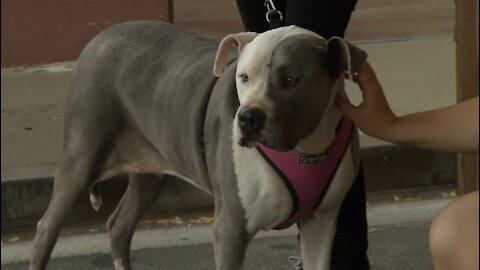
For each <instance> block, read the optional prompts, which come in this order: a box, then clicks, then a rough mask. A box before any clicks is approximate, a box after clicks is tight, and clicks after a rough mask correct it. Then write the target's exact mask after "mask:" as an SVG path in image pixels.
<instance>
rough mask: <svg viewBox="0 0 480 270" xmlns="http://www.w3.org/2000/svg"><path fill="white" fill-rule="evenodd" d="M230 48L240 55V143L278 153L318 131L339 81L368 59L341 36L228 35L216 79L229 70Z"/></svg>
mask: <svg viewBox="0 0 480 270" xmlns="http://www.w3.org/2000/svg"><path fill="white" fill-rule="evenodd" d="M230 46H236V47H237V48H238V51H239V58H238V63H237V70H236V78H235V80H236V86H237V93H238V98H239V101H240V107H239V109H238V111H237V114H236V117H235V123H234V124H235V132H234V134H235V139H236V140H238V143H239V144H240V145H241V146H247V147H253V146H255V145H256V143H257V142H259V143H261V144H263V145H265V146H267V147H269V148H272V149H275V150H278V151H288V150H291V149H293V148H295V146H297V144H298V143H299V141H300V140H302V139H304V138H306V137H308V136H309V135H310V134H311V133H312V132H313V131H314V130H315V128H316V127H317V126H318V124H319V122H320V119H321V118H322V114H323V112H324V110H325V108H326V106H327V105H328V104H329V101H330V100H331V98H332V96H333V95H334V94H335V93H334V90H335V87H334V86H335V84H336V83H337V81H338V80H340V79H343V76H344V72H346V71H349V72H354V71H355V70H356V69H358V68H359V67H360V66H361V64H363V63H364V62H365V61H366V53H365V52H364V51H362V50H360V49H359V48H357V47H356V46H354V45H352V44H350V43H348V42H346V41H344V40H343V39H341V38H338V37H334V38H331V39H330V40H328V41H327V40H325V39H323V38H322V37H320V36H319V35H317V34H315V33H313V32H311V31H308V30H305V29H302V28H299V27H295V26H289V27H282V28H277V29H274V30H271V31H268V32H265V33H262V34H256V33H251V32H247V33H238V34H231V35H228V36H226V37H225V38H224V39H223V40H222V42H221V43H220V46H219V49H218V52H217V57H216V59H215V67H214V74H215V75H216V76H220V75H221V74H222V72H223V71H224V70H225V68H226V66H227V51H228V49H229V47H230Z"/></svg>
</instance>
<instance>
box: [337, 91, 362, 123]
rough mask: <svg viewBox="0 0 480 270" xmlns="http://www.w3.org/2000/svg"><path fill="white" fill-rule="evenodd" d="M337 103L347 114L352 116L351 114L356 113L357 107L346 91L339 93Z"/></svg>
mask: <svg viewBox="0 0 480 270" xmlns="http://www.w3.org/2000/svg"><path fill="white" fill-rule="evenodd" d="M335 103H336V104H337V107H338V108H339V109H340V111H342V112H343V113H344V114H345V115H347V116H348V117H350V118H351V115H354V114H355V112H356V110H357V107H355V106H354V105H352V104H351V103H350V100H349V99H348V96H347V95H346V94H345V92H344V91H342V92H340V93H338V94H337V96H336V97H335Z"/></svg>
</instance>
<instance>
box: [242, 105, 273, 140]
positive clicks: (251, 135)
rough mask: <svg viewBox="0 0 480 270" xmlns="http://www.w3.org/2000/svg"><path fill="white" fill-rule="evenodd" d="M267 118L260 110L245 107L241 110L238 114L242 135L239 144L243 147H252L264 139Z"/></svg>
mask: <svg viewBox="0 0 480 270" xmlns="http://www.w3.org/2000/svg"><path fill="white" fill-rule="evenodd" d="M265 118H266V116H265V112H263V111H262V110H260V109H258V108H252V107H248V106H245V107H243V108H241V109H240V111H239V112H238V127H239V128H240V131H241V133H242V134H241V136H240V139H239V142H238V143H239V144H240V145H241V146H247V147H252V146H253V145H252V144H254V143H255V142H256V141H258V140H261V139H262V137H263V135H262V130H263V128H264V125H265Z"/></svg>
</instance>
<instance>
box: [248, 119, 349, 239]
mask: <svg viewBox="0 0 480 270" xmlns="http://www.w3.org/2000/svg"><path fill="white" fill-rule="evenodd" d="M352 129H353V124H352V121H351V120H350V119H348V118H346V117H344V118H343V119H342V120H341V122H340V124H339V126H338V127H337V130H336V136H335V138H334V139H333V141H332V143H331V144H330V146H329V147H328V148H327V150H326V152H325V153H323V154H319V155H309V154H298V153H295V152H277V151H274V150H272V149H269V148H267V147H265V146H263V145H259V147H257V150H258V151H259V152H260V154H261V155H262V156H263V158H264V159H265V160H266V161H267V162H268V163H269V164H270V165H271V166H272V168H273V169H274V170H275V171H276V172H277V173H278V175H279V176H280V178H281V179H282V180H283V181H284V182H285V184H286V185H287V187H288V189H289V191H290V194H291V196H292V199H293V205H294V206H293V210H292V214H291V215H290V217H289V218H288V219H287V220H285V221H284V222H282V223H281V224H279V225H277V227H275V229H278V230H280V229H286V228H288V227H290V226H291V225H292V224H294V223H296V222H298V221H300V220H302V219H304V218H306V217H308V216H309V215H310V214H311V213H312V212H313V210H314V209H315V208H316V207H317V206H318V205H319V204H320V203H321V201H322V199H323V197H324V196H325V194H326V193H327V190H328V187H329V186H330V183H331V181H332V179H333V176H334V175H335V172H336V170H337V168H338V165H339V164H340V161H341V159H342V157H343V155H344V154H345V151H346V149H347V146H348V144H349V141H350V137H351V134H352Z"/></svg>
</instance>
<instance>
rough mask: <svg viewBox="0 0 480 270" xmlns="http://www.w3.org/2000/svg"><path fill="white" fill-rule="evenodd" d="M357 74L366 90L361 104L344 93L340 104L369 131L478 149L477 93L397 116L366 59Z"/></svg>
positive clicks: (434, 145)
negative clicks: (454, 101) (352, 100)
mask: <svg viewBox="0 0 480 270" xmlns="http://www.w3.org/2000/svg"><path fill="white" fill-rule="evenodd" d="M358 73H359V75H358V76H356V77H355V78H354V81H355V82H356V83H358V85H359V87H360V90H361V91H362V94H363V101H362V102H361V103H360V105H359V106H354V105H352V104H351V103H350V102H349V100H348V97H347V96H346V95H345V93H340V94H339V96H338V97H337V106H338V107H339V108H340V110H341V111H342V112H343V113H344V114H345V115H346V116H348V117H349V118H351V119H352V120H353V122H355V124H356V126H357V127H358V128H360V129H361V130H362V131H363V132H365V133H366V134H368V135H370V136H373V137H377V138H379V139H382V140H386V141H391V142H394V143H401V144H411V145H415V146H418V147H422V148H426V149H431V150H439V151H451V152H478V144H479V143H478V136H479V134H478V120H479V119H478V118H479V117H478V114H479V111H478V102H479V100H478V97H475V98H472V99H469V100H467V101H464V102H461V103H458V104H456V105H453V106H450V107H445V108H441V109H437V110H431V111H424V112H418V113H413V114H408V115H405V116H400V117H397V116H396V115H395V114H394V113H393V112H392V110H391V109H390V107H389V105H388V102H387V100H386V98H385V95H384V93H383V89H382V86H381V85H380V83H379V82H378V80H377V77H376V75H375V72H374V70H373V69H372V67H371V66H370V65H369V64H368V63H366V64H364V65H363V66H362V67H361V68H360V70H359V72H358Z"/></svg>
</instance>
